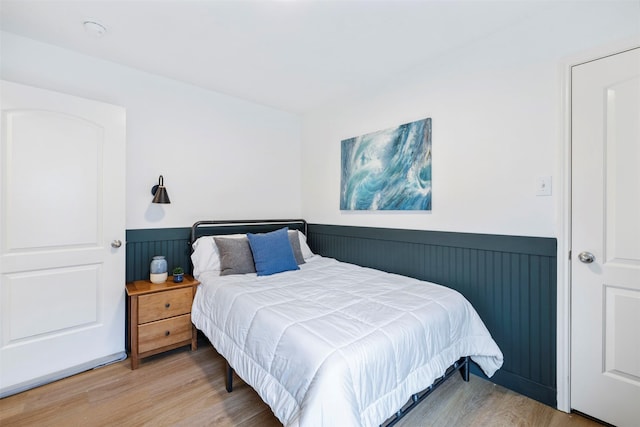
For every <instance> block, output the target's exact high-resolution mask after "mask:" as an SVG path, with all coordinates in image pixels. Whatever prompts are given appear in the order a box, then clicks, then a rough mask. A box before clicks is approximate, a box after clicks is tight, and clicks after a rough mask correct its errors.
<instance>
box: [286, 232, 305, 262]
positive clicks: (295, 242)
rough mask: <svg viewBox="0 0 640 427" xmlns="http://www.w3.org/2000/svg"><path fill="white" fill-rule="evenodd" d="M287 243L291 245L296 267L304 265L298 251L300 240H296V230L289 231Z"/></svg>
mask: <svg viewBox="0 0 640 427" xmlns="http://www.w3.org/2000/svg"><path fill="white" fill-rule="evenodd" d="M288 236H289V243H291V249H292V250H293V256H294V257H295V258H296V263H297V264H298V265H300V264H304V257H303V256H302V249H300V240H299V238H298V232H297V231H296V230H289V233H288Z"/></svg>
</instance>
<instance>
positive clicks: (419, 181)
mask: <svg viewBox="0 0 640 427" xmlns="http://www.w3.org/2000/svg"><path fill="white" fill-rule="evenodd" d="M340 209H341V210H431V119H430V118H427V119H424V120H419V121H416V122H412V123H407V124H404V125H401V126H398V127H395V128H391V129H386V130H382V131H379V132H373V133H369V134H366V135H362V136H358V137H355V138H350V139H345V140H343V141H342V177H341V189H340Z"/></svg>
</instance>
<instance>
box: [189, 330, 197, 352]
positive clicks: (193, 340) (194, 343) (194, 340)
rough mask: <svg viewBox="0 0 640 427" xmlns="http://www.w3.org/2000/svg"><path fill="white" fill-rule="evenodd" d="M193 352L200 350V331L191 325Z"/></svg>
mask: <svg viewBox="0 0 640 427" xmlns="http://www.w3.org/2000/svg"><path fill="white" fill-rule="evenodd" d="M191 328H192V330H191V351H196V350H197V349H198V330H197V329H196V327H195V325H191Z"/></svg>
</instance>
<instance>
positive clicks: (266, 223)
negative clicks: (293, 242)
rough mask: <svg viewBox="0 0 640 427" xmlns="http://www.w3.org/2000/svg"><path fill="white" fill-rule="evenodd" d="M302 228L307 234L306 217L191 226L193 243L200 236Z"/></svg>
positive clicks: (217, 222)
mask: <svg viewBox="0 0 640 427" xmlns="http://www.w3.org/2000/svg"><path fill="white" fill-rule="evenodd" d="M285 226H287V227H289V228H290V229H292V230H300V231H302V232H303V233H304V234H305V236H306V235H307V221H305V220H304V219H263V220H228V221H220V220H213V221H198V222H195V223H194V224H193V225H192V226H191V239H190V241H189V243H193V242H195V241H196V239H197V238H198V237H200V236H208V235H224V234H233V233H265V232H269V231H274V230H277V229H278V228H282V227H285Z"/></svg>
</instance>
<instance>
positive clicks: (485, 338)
mask: <svg viewBox="0 0 640 427" xmlns="http://www.w3.org/2000/svg"><path fill="white" fill-rule="evenodd" d="M300 267H301V268H300V270H297V271H289V272H284V273H279V274H274V275H271V276H256V274H243V275H231V276H218V275H217V274H207V273H206V272H205V273H203V274H201V275H200V277H199V280H200V281H201V285H200V286H199V288H198V290H197V292H196V296H195V299H194V302H193V308H192V312H191V316H192V321H193V323H194V324H195V326H196V327H197V328H198V329H200V330H201V331H203V332H204V334H205V335H206V336H207V337H208V338H209V340H210V341H211V343H212V344H213V346H214V347H215V348H216V350H217V351H218V352H219V353H220V354H221V355H222V356H223V357H225V358H226V359H227V361H228V362H229V364H230V365H231V366H232V367H233V368H234V370H235V371H236V373H237V374H238V375H239V376H240V377H241V378H242V379H243V380H244V381H245V382H246V383H248V384H249V385H250V386H251V387H253V388H254V389H255V390H256V392H257V393H258V394H259V395H260V397H261V398H262V399H263V400H264V401H265V402H266V403H267V404H268V405H269V406H270V407H271V409H272V411H273V413H274V414H275V415H276V417H278V419H279V420H280V421H281V422H282V423H283V424H284V425H285V426H304V427H307V426H337V425H344V426H377V425H380V424H381V423H383V422H384V421H385V420H386V419H388V418H389V417H390V416H391V415H393V414H394V413H395V412H396V411H397V410H398V409H400V408H401V407H402V405H403V404H405V403H406V402H407V399H408V398H409V397H410V396H411V395H412V394H414V393H417V392H419V391H421V390H423V389H425V388H427V387H428V386H429V385H431V384H432V383H433V382H434V380H435V379H437V378H438V377H440V376H442V375H443V374H444V372H445V370H446V369H447V367H449V366H450V365H451V364H453V363H454V362H455V361H457V360H458V359H459V358H460V357H463V356H471V359H472V360H473V361H474V362H476V363H477V364H478V365H479V366H480V368H481V369H482V370H483V371H484V373H485V374H486V375H487V376H489V377H490V376H492V375H493V374H494V373H495V371H496V370H497V369H499V368H500V367H501V365H502V361H503V356H502V353H501V352H500V349H499V348H498V346H497V345H496V343H495V342H494V340H493V339H492V338H491V335H490V334H489V332H488V330H487V328H486V327H485V325H484V324H483V322H482V320H481V319H480V317H479V316H478V314H477V313H476V311H475V310H474V308H473V307H472V306H471V304H470V303H469V302H468V301H467V300H466V299H465V298H464V297H463V296H462V295H461V294H460V293H458V292H456V291H454V290H452V289H449V288H446V287H444V286H440V285H436V284H433V283H429V282H424V281H419V280H416V279H412V278H409V277H405V276H400V275H395V274H389V273H385V272H381V271H378V270H373V269H368V268H363V267H358V266H355V265H352V264H347V263H342V262H338V261H336V260H334V259H331V258H324V257H320V256H314V257H313V258H311V259H310V260H308V262H307V263H305V264H303V265H301V266H300Z"/></svg>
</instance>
